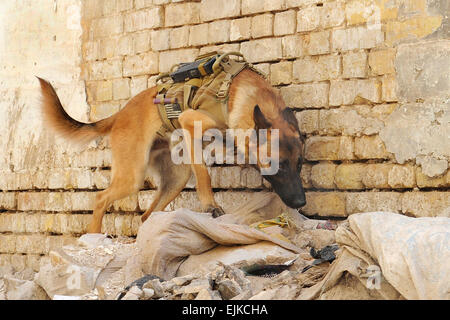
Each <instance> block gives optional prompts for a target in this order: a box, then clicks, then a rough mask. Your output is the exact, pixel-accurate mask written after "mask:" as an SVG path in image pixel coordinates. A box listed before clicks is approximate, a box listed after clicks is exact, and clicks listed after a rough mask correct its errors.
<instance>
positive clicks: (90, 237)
mask: <svg viewBox="0 0 450 320" xmlns="http://www.w3.org/2000/svg"><path fill="white" fill-rule="evenodd" d="M77 242H78V244H79V245H80V246H83V247H86V248H88V249H92V248H96V247H99V246H109V245H112V244H113V241H112V240H111V239H109V238H108V237H107V236H106V234H102V233H88V234H84V235H82V236H81V237H80V238H79V239H78V241H77Z"/></svg>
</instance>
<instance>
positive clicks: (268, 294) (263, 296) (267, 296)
mask: <svg viewBox="0 0 450 320" xmlns="http://www.w3.org/2000/svg"><path fill="white" fill-rule="evenodd" d="M276 291H277V290H276V289H269V290H264V291H261V292H260V293H258V294H256V295H254V296H253V297H251V298H250V299H249V300H274V298H275V294H276Z"/></svg>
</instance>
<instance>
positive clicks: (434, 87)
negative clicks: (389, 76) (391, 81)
mask: <svg viewBox="0 0 450 320" xmlns="http://www.w3.org/2000/svg"><path fill="white" fill-rule="evenodd" d="M449 43H450V41H449V40H446V41H431V42H419V43H415V44H405V45H401V46H399V48H398V52H397V56H396V57H395V70H397V81H398V96H399V99H400V101H405V102H416V101H417V100H418V99H421V100H427V99H439V98H442V99H448V98H449V97H450V94H449V92H450V79H449V77H448V76H443V75H442V70H448V69H449V68H450V62H449V59H448V56H449V51H450V45H449Z"/></svg>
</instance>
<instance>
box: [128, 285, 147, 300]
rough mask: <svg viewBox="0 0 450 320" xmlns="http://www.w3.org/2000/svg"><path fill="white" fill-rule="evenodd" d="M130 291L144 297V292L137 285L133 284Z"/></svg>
mask: <svg viewBox="0 0 450 320" xmlns="http://www.w3.org/2000/svg"><path fill="white" fill-rule="evenodd" d="M128 292H131V293H132V294H134V295H137V296H138V297H142V296H143V294H144V292H143V291H142V290H141V289H139V288H138V287H137V286H133V287H131V288H130V290H129V291H128Z"/></svg>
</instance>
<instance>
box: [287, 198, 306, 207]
mask: <svg viewBox="0 0 450 320" xmlns="http://www.w3.org/2000/svg"><path fill="white" fill-rule="evenodd" d="M305 205H306V200H305V199H302V198H294V199H292V200H291V201H290V204H289V206H290V207H291V208H294V209H300V208H301V207H304V206H305Z"/></svg>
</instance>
